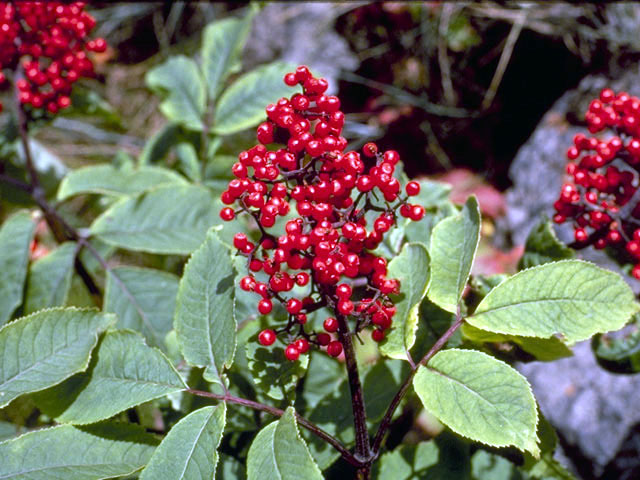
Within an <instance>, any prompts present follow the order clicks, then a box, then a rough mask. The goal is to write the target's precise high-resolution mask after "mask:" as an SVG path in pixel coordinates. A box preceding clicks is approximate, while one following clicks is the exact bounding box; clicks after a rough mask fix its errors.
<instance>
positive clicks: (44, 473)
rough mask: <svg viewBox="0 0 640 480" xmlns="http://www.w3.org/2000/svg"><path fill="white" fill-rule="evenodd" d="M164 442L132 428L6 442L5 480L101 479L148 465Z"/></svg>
mask: <svg viewBox="0 0 640 480" xmlns="http://www.w3.org/2000/svg"><path fill="white" fill-rule="evenodd" d="M157 444H158V441H157V440H156V439H155V437H154V436H152V435H149V434H148V433H145V431H144V429H142V428H140V427H137V426H134V425H131V424H124V423H123V424H99V425H92V426H90V427H84V428H76V427H72V426H70V425H60V426H57V427H53V428H46V429H42V430H37V431H35V432H30V433H27V434H25V435H22V436H20V437H18V438H15V439H12V440H8V441H5V442H2V443H0V478H2V479H7V480H8V479H11V480H51V479H63V478H64V479H73V480H100V479H104V478H113V477H120V476H122V475H129V474H131V473H133V472H135V471H137V470H140V469H141V468H142V467H144V465H145V464H146V463H147V461H148V460H149V458H150V457H151V454H152V453H153V451H154V449H155V446H156V445H157Z"/></svg>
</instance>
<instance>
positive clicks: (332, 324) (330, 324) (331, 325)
mask: <svg viewBox="0 0 640 480" xmlns="http://www.w3.org/2000/svg"><path fill="white" fill-rule="evenodd" d="M322 325H323V327H324V329H325V330H326V331H327V332H329V333H333V332H337V331H338V320H336V319H335V318H334V317H328V318H327V319H325V321H324V323H323V324H322Z"/></svg>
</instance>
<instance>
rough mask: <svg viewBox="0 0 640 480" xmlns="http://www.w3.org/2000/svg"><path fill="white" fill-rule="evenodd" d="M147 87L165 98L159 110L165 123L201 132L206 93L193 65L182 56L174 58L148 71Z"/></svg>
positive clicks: (200, 77) (198, 72)
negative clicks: (167, 121)
mask: <svg viewBox="0 0 640 480" xmlns="http://www.w3.org/2000/svg"><path fill="white" fill-rule="evenodd" d="M146 82H147V85H148V86H149V88H151V89H152V90H154V91H155V92H156V93H159V94H161V95H166V98H165V100H164V101H163V102H162V103H161V104H160V111H161V112H162V113H163V114H164V115H165V117H167V118H168V119H169V120H171V121H173V122H177V123H181V124H183V125H184V126H185V127H186V128H189V129H191V130H202V129H203V123H202V115H203V114H204V110H205V105H206V91H205V86H204V82H203V79H202V76H201V75H200V69H199V68H198V65H197V64H196V62H194V61H193V60H191V59H190V58H188V57H185V56H184V55H175V56H172V57H169V59H168V60H167V61H166V62H164V63H163V64H161V65H158V66H157V67H155V68H153V69H152V70H149V72H147V76H146Z"/></svg>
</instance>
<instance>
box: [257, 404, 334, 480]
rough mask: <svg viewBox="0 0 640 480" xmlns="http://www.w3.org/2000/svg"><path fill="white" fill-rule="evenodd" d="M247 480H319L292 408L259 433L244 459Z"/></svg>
mask: <svg viewBox="0 0 640 480" xmlns="http://www.w3.org/2000/svg"><path fill="white" fill-rule="evenodd" d="M247 478H248V479H249V480H265V479H278V480H300V479H301V478H304V479H305V480H316V479H317V480H322V474H321V473H320V469H319V468H318V466H317V465H316V464H315V463H314V461H313V459H312V458H311V455H310V454H309V449H308V448H307V446H306V444H305V443H304V440H302V438H301V437H300V434H299V433H298V428H297V426H296V419H295V416H294V410H293V408H291V407H289V408H287V410H286V411H285V413H284V415H283V416H282V418H280V420H278V421H277V422H273V423H271V424H269V425H267V426H266V427H265V428H263V429H262V430H260V433H258V435H257V436H256V438H255V439H254V440H253V443H252V444H251V448H249V455H248V457H247Z"/></svg>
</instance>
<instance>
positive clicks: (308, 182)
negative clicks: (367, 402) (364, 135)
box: [220, 65, 425, 361]
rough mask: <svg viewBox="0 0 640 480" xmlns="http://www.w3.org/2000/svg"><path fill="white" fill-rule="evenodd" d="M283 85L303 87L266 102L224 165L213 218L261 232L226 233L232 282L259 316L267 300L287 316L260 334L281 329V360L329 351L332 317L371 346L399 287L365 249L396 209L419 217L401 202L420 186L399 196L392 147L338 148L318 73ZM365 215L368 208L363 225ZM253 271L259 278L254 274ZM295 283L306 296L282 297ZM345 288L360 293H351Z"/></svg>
mask: <svg viewBox="0 0 640 480" xmlns="http://www.w3.org/2000/svg"><path fill="white" fill-rule="evenodd" d="M284 82H285V83H286V84H287V85H289V86H291V87H293V86H296V85H301V86H302V91H303V93H295V94H293V95H292V96H291V97H290V98H282V99H280V100H279V101H278V102H277V103H276V104H271V105H268V106H267V108H266V113H267V121H265V122H263V123H262V124H260V125H259V126H258V128H257V139H258V142H259V143H258V144H257V145H255V146H254V147H252V148H250V149H248V150H246V151H243V152H242V153H240V155H239V156H238V160H239V161H238V162H237V163H235V164H234V165H233V167H232V171H233V174H234V176H235V177H236V178H235V179H233V180H231V181H230V182H229V185H228V188H227V190H225V191H224V192H223V193H222V201H223V203H225V204H226V205H233V207H231V206H230V207H226V208H223V209H222V211H221V212H220V216H221V218H222V219H223V220H226V221H230V220H233V219H234V218H235V217H236V215H238V214H245V215H250V216H251V217H252V218H253V219H254V220H255V222H256V223H257V226H258V228H259V230H260V234H261V235H260V238H259V240H258V241H257V242H256V243H254V242H252V241H250V239H249V237H248V236H247V235H246V234H245V233H237V234H236V235H235V236H234V239H233V244H234V246H235V248H237V249H238V252H239V253H240V254H242V255H245V256H246V257H247V264H248V270H249V272H250V273H249V274H248V275H247V276H245V277H244V278H242V280H241V282H240V287H241V288H242V289H243V290H245V291H250V292H255V293H256V294H257V295H259V296H260V297H261V298H260V300H259V301H258V305H257V309H258V312H259V313H261V314H263V315H267V314H269V313H270V312H271V311H272V309H273V301H274V300H275V301H278V302H280V303H282V304H283V305H284V307H285V309H286V311H287V313H288V321H287V322H286V324H284V325H282V327H281V328H278V329H276V330H272V329H267V330H263V331H262V332H260V334H259V336H258V341H259V342H260V344H262V345H264V346H269V345H272V344H273V343H274V342H275V341H276V338H277V336H278V335H281V334H285V335H286V338H287V341H288V346H287V347H286V349H285V356H286V357H287V359H289V360H292V361H295V360H297V359H298V358H299V356H300V354H304V353H306V352H307V351H308V350H309V348H310V346H311V345H314V346H316V347H318V348H320V347H326V352H327V354H328V355H330V356H333V357H337V356H339V355H340V354H341V353H342V344H341V343H340V341H339V340H336V339H335V337H334V336H333V335H332V334H334V333H335V332H337V331H338V330H339V329H340V328H341V327H340V321H339V320H338V318H342V319H352V320H353V322H354V323H355V325H354V329H353V331H355V332H356V333H357V332H360V331H362V330H363V329H365V328H367V327H373V332H372V334H371V336H372V338H373V339H374V340H375V341H376V342H380V341H382V340H383V339H384V337H385V331H387V330H388V329H389V328H390V327H391V324H392V321H393V316H394V314H395V312H396V308H395V307H394V305H393V302H392V300H391V298H390V297H389V295H390V294H392V293H399V290H400V285H399V282H398V281H397V280H395V279H391V278H387V261H386V260H385V259H384V258H382V257H380V256H377V255H375V254H374V253H373V252H372V251H373V250H374V249H375V248H376V247H377V246H378V245H379V244H380V243H381V242H382V240H383V238H384V235H385V233H387V232H388V231H389V230H390V229H391V228H392V227H393V226H394V225H395V223H396V220H397V216H398V213H399V215H401V216H403V217H405V218H409V219H411V220H414V221H417V220H420V219H421V218H422V217H423V216H424V213H425V211H424V208H423V207H422V206H420V205H412V204H411V203H408V198H409V197H410V196H415V195H418V194H419V193H420V185H419V184H418V183H417V182H409V183H408V184H407V185H406V187H405V192H406V194H403V193H402V192H401V186H400V182H399V181H398V180H397V179H396V178H395V177H394V176H393V173H394V170H395V168H396V165H397V164H398V162H399V161H400V157H399V155H398V153H397V152H396V151H394V150H388V151H386V152H379V151H378V147H377V146H376V145H375V144H374V143H367V144H366V145H364V147H363V149H362V155H361V154H360V153H358V152H355V151H349V152H345V149H346V147H347V141H346V140H345V138H344V137H342V136H341V131H342V127H343V125H344V118H345V117H344V113H343V112H342V111H341V110H340V100H339V99H338V97H336V96H332V95H326V94H325V91H326V90H327V87H328V84H327V81H326V80H325V79H323V78H316V77H314V76H313V75H312V74H311V73H310V72H309V69H308V68H307V67H306V66H304V65H302V66H299V67H298V68H297V69H296V71H295V72H293V73H288V74H287V75H285V77H284ZM278 144H279V145H284V147H280V148H278V146H277V145H278ZM293 202H295V208H296V211H297V213H298V215H299V216H297V217H296V218H294V219H292V220H289V221H287V222H286V225H285V227H284V231H276V230H274V226H275V225H276V219H277V217H278V216H285V215H287V214H288V213H289V212H290V210H291V208H292V206H293ZM368 212H376V214H377V218H376V219H375V220H374V221H373V225H371V226H370V229H369V230H367V226H368V225H367V220H366V218H365V214H367V213H368ZM260 272H262V273H263V274H264V275H265V277H264V278H266V281H259V280H258V279H257V278H256V275H258V274H259V273H260ZM296 285H297V286H299V287H305V288H306V289H307V293H306V294H305V295H304V296H303V297H302V298H296V297H295V296H289V297H287V294H288V293H291V292H292V290H293V289H294V287H295V286H296ZM355 288H359V289H361V291H362V292H364V296H363V297H357V296H356V295H355V294H354V289H355ZM357 298H359V300H358V299H357ZM324 307H328V308H330V309H331V310H333V312H334V316H331V317H328V318H326V319H325V320H324V322H323V328H324V332H311V331H307V327H305V324H306V322H307V315H308V314H309V313H311V312H314V311H316V310H319V309H320V308H324ZM336 317H338V318H336Z"/></svg>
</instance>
